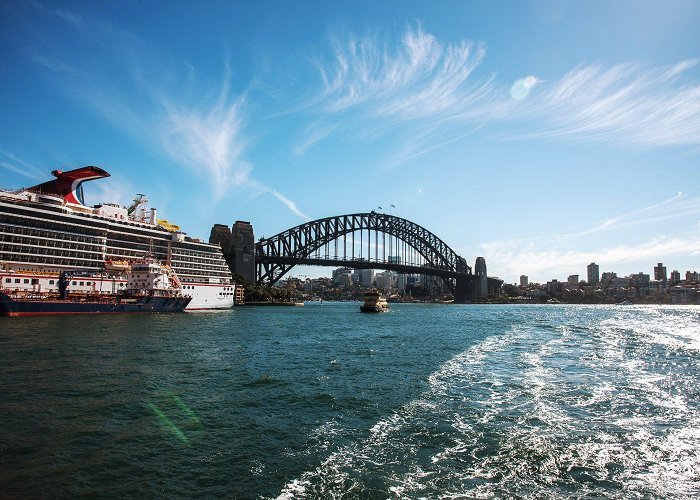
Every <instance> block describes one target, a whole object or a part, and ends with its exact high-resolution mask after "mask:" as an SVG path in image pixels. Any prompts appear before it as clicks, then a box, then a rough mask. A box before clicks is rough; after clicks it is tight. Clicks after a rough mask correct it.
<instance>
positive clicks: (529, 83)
mask: <svg viewBox="0 0 700 500" xmlns="http://www.w3.org/2000/svg"><path fill="white" fill-rule="evenodd" d="M538 82H539V80H538V79H537V77H535V76H526V77H525V78H521V79H519V80H516V82H515V83H514V84H513V86H512V87H511V88H510V96H511V97H512V98H513V99H515V100H516V101H519V100H521V99H525V98H526V97H527V95H528V94H529V93H530V89H532V87H534V86H535V85H536V84H537V83H538Z"/></svg>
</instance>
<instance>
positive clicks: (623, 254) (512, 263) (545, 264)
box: [479, 193, 700, 281]
mask: <svg viewBox="0 0 700 500" xmlns="http://www.w3.org/2000/svg"><path fill="white" fill-rule="evenodd" d="M698 215H700V199H698V198H692V197H690V196H688V195H686V194H684V193H678V194H676V195H675V196H673V197H671V198H668V199H666V200H663V201H661V202H659V203H654V204H652V205H649V206H647V207H643V208H641V209H638V210H634V211H631V212H628V213H625V214H620V215H614V216H611V217H610V218H608V219H607V220H606V221H605V222H603V223H601V224H599V225H597V226H594V227H592V228H590V229H585V230H582V231H578V232H574V233H569V234H560V235H553V236H541V237H533V238H527V239H519V240H504V241H493V242H488V243H483V244H481V245H479V252H480V255H484V256H485V257H486V259H487V262H488V264H489V269H497V270H498V273H499V274H500V275H501V277H503V278H506V280H511V281H514V280H515V278H516V277H517V276H520V275H521V274H527V275H529V276H530V277H531V278H532V279H534V280H535V281H544V280H548V279H551V278H560V279H561V278H563V277H565V275H566V274H580V272H581V270H582V269H585V268H586V265H588V264H589V263H590V262H598V263H603V265H605V266H606V270H615V269H614V266H615V265H620V264H628V263H635V262H640V263H644V264H648V263H649V262H650V261H651V262H656V259H658V258H660V256H664V258H667V257H672V256H682V257H686V256H688V255H693V254H697V253H698V249H700V235H696V234H695V233H694V232H690V233H688V234H686V235H684V236H675V237H666V236H652V235H654V230H655V228H656V227H657V226H652V224H653V223H655V222H662V221H663V222H664V224H667V223H668V222H669V221H671V220H679V221H687V222H688V227H692V221H694V220H695V217H697V216H698ZM634 225H644V226H646V227H647V229H648V231H647V233H646V234H643V235H642V238H643V239H642V241H640V242H628V243H623V244H615V245H608V244H606V243H605V242H607V241H609V239H594V238H593V236H594V235H596V234H597V233H605V232H607V233H611V234H613V235H617V234H619V231H620V230H622V229H624V228H626V227H630V226H634ZM574 242H575V248H588V250H572V249H571V246H569V245H570V244H572V243H574Z"/></svg>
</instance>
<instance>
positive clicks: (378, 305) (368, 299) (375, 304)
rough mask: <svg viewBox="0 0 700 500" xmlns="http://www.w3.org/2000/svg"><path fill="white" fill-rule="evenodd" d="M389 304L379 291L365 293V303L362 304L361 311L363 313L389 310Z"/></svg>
mask: <svg viewBox="0 0 700 500" xmlns="http://www.w3.org/2000/svg"><path fill="white" fill-rule="evenodd" d="M388 310H389V304H388V303H387V301H386V299H385V298H384V297H382V294H381V293H379V292H367V293H365V303H364V304H362V305H361V306H360V311H361V312H363V313H378V312H387V311H388Z"/></svg>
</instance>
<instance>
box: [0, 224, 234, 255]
mask: <svg viewBox="0 0 700 500" xmlns="http://www.w3.org/2000/svg"><path fill="white" fill-rule="evenodd" d="M52 229H53V230H41V229H37V228H36V227H31V228H30V227H23V226H17V225H13V224H0V231H2V232H5V233H7V234H15V235H19V237H16V238H11V239H10V242H15V243H19V242H20V241H21V239H22V237H25V238H45V239H47V240H49V241H51V242H53V243H54V245H51V246H56V245H55V240H62V241H73V242H78V243H85V244H90V245H102V244H104V243H105V241H107V242H108V246H109V247H115V248H129V249H134V248H139V249H141V250H144V251H145V250H149V249H153V247H156V248H158V249H159V250H160V251H161V252H165V251H166V250H167V246H166V245H163V242H162V240H160V239H159V241H157V242H154V241H153V238H152V237H151V238H149V237H145V236H136V235H128V234H123V233H122V234H121V238H114V237H109V238H107V237H105V236H104V235H95V236H91V237H90V236H85V235H83V234H74V233H71V232H69V231H67V229H68V228H66V227H60V226H57V227H54V228H52ZM31 244H35V241H31ZM175 248H176V253H177V254H178V255H183V256H190V257H199V258H203V259H212V260H222V259H221V255H220V254H216V253H214V254H212V253H211V252H207V251H202V250H199V249H196V248H193V247H192V246H191V245H188V244H183V243H178V244H176V246H175Z"/></svg>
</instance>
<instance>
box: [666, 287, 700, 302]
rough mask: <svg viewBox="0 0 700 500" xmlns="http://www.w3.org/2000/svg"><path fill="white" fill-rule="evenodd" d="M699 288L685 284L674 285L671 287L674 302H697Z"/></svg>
mask: <svg viewBox="0 0 700 500" xmlns="http://www.w3.org/2000/svg"><path fill="white" fill-rule="evenodd" d="M697 302H698V290H697V289H695V288H688V287H684V286H674V287H673V288H671V303H672V304H697Z"/></svg>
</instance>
